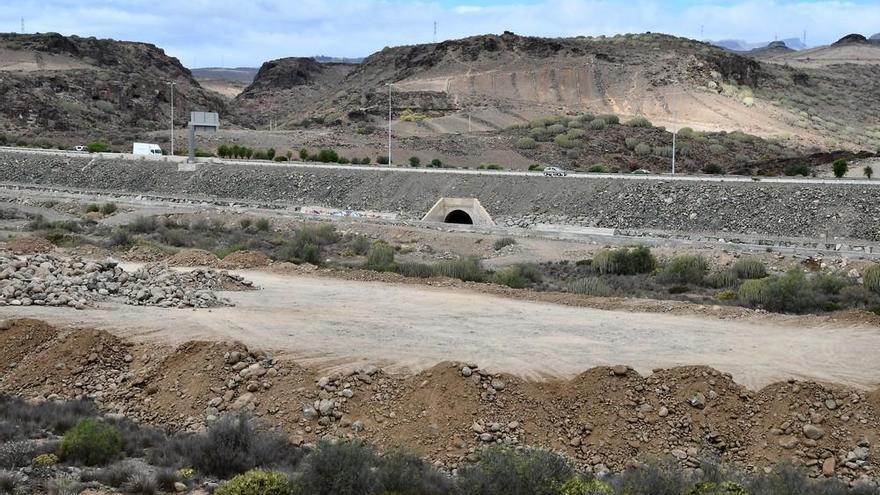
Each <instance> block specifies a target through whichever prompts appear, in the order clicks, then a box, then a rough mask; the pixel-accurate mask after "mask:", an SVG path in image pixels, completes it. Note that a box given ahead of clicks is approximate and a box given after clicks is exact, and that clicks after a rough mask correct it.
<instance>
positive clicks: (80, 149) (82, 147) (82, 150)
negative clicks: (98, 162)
mask: <svg viewBox="0 0 880 495" xmlns="http://www.w3.org/2000/svg"><path fill="white" fill-rule="evenodd" d="M85 150H86V147H85V146H74V147H73V151H76V152H77V153H82V152H84V151H85Z"/></svg>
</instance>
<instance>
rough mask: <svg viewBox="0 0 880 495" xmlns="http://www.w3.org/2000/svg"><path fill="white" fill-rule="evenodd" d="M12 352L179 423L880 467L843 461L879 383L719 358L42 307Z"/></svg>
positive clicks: (34, 378) (686, 461)
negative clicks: (540, 364) (143, 332)
mask: <svg viewBox="0 0 880 495" xmlns="http://www.w3.org/2000/svg"><path fill="white" fill-rule="evenodd" d="M0 352H2V354H0V356H2V358H3V360H4V363H6V364H7V366H6V372H5V373H4V374H3V375H2V376H0V391H2V392H5V393H12V394H18V395H23V396H25V397H33V398H37V397H40V398H45V397H53V398H55V397H58V398H73V397H82V396H91V397H94V398H96V400H97V402H98V405H99V406H100V407H101V408H103V409H105V410H109V411H113V412H121V413H124V414H126V415H127V416H129V417H131V418H132V419H135V420H137V421H142V422H147V423H151V424H158V425H162V426H163V427H170V428H174V427H178V428H191V429H195V428H199V427H201V426H202V425H203V424H204V423H205V421H206V418H207V417H208V416H213V415H218V414H222V413H223V412H227V411H236V410H246V411H252V412H253V413H254V414H256V415H257V416H260V417H261V418H262V419H263V420H264V421H268V422H270V423H272V424H278V425H281V426H283V427H284V429H285V431H287V432H290V433H291V434H292V435H294V437H295V438H296V439H298V440H300V441H303V442H306V441H308V442H312V441H315V440H317V439H318V438H321V437H323V436H325V435H332V436H336V435H339V436H358V437H363V438H366V439H368V440H369V441H371V442H373V443H374V444H376V445H378V446H379V447H381V448H383V449H386V448H392V447H396V446H404V447H406V448H407V449H409V450H412V451H415V452H417V453H419V454H422V455H424V456H427V457H429V458H430V459H432V460H434V461H435V462H437V463H438V464H439V465H442V466H444V467H446V468H456V467H458V466H460V465H461V464H462V463H463V462H464V461H465V459H466V458H467V456H468V454H469V453H470V452H472V449H474V448H477V447H479V446H480V445H485V444H487V443H491V442H500V443H506V444H508V445H530V446H540V447H545V448H553V449H556V450H558V451H561V452H565V453H566V454H568V455H569V456H570V457H571V458H573V459H575V460H576V461H577V462H578V464H580V465H581V466H583V467H587V468H589V469H600V470H601V469H606V468H610V469H613V470H615V471H619V470H621V469H623V468H624V467H625V466H626V465H627V463H628V462H631V461H632V460H634V459H636V458H644V457H648V456H672V458H674V459H675V460H677V462H680V463H681V464H682V465H689V466H696V465H698V459H699V458H702V457H713V458H715V457H717V458H720V459H721V460H723V461H727V462H734V463H737V464H739V465H740V466H741V467H743V468H746V469H759V468H761V467H764V466H772V465H773V464H774V463H776V462H778V461H780V460H791V461H793V462H795V463H796V464H800V465H803V466H805V467H806V469H807V470H808V471H810V472H811V474H812V475H814V476H820V475H821V473H822V467H823V464H826V462H825V459H832V461H831V463H830V464H831V470H832V471H833V472H834V474H837V475H839V476H842V477H844V478H848V479H853V478H856V477H858V476H860V475H863V474H865V475H868V476H873V475H875V474H876V467H874V463H861V464H864V465H865V467H864V468H863V467H860V466H859V464H858V463H856V462H851V463H850V462H847V463H844V462H837V463H835V462H834V460H836V459H837V458H843V459H847V456H848V455H849V454H848V453H853V451H856V450H857V449H856V447H857V446H859V445H876V444H877V441H878V440H880V439H878V429H877V424H878V423H877V421H878V414H880V411H878V410H877V406H876V403H875V402H876V396H875V395H873V396H872V395H869V393H867V392H865V391H860V390H854V389H850V388H846V387H842V386H838V385H822V384H817V383H815V382H801V381H793V380H792V381H789V382H781V383H774V384H771V385H769V386H767V387H765V388H763V389H760V390H748V389H746V388H744V387H743V386H741V385H739V384H737V383H736V382H734V381H733V380H732V379H731V377H730V376H729V375H727V374H724V373H721V372H718V371H717V370H714V369H712V368H708V367H679V368H672V369H665V370H659V369H658V370H655V371H654V372H653V373H651V374H646V375H640V374H638V373H636V372H634V371H632V370H631V369H628V368H627V367H626V366H615V367H613V368H612V367H599V368H591V369H588V370H586V371H583V372H582V373H580V374H578V375H577V376H575V377H573V378H572V379H571V380H567V381H561V380H549V381H540V382H532V381H527V380H523V379H520V378H517V377H515V376H509V375H505V374H501V373H498V372H497V370H494V369H485V368H484V367H482V366H478V364H479V363H467V364H465V363H451V362H446V363H441V364H438V365H436V366H433V367H431V368H429V369H426V370H424V371H422V372H420V373H417V374H414V375H408V376H394V375H389V374H388V373H386V372H385V371H383V370H380V369H377V368H375V367H372V366H360V367H358V369H356V370H353V371H351V372H346V373H331V374H326V375H322V374H319V373H316V372H315V370H313V369H309V368H308V367H304V366H303V365H302V364H301V363H299V362H296V361H291V360H289V359H285V358H283V357H282V358H279V357H278V356H275V355H273V354H272V352H271V350H270V349H266V348H265V347H254V346H248V347H246V346H244V345H242V344H240V343H235V342H214V343H210V342H202V341H188V342H183V343H181V344H180V345H177V346H164V345H158V346H157V345H145V344H140V343H133V342H131V341H130V340H127V339H120V338H118V337H115V336H113V335H111V334H109V333H107V332H103V331H96V330H92V329H88V328H82V327H65V328H55V327H52V326H49V325H46V324H45V323H43V322H39V321H34V320H17V321H13V322H9V323H6V324H4V325H3V326H2V330H0ZM321 399H324V400H325V401H326V403H329V404H330V405H331V406H330V409H331V412H330V413H329V414H327V415H325V416H324V417H323V418H322V419H321V421H317V420H316V418H310V417H305V415H304V413H303V411H304V410H308V409H309V408H310V407H311V404H314V403H317V402H318V401H320V400H321ZM316 415H317V413H316ZM862 451H863V452H864V457H867V456H868V455H869V453H868V451H867V449H862ZM860 452H861V451H860ZM861 455H862V454H861V453H859V454H856V455H855V456H853V457H852V459H857V458H858V457H859V456H861Z"/></svg>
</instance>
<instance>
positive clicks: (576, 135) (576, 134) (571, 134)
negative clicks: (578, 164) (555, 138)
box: [565, 127, 586, 139]
mask: <svg viewBox="0 0 880 495" xmlns="http://www.w3.org/2000/svg"><path fill="white" fill-rule="evenodd" d="M565 135H566V136H568V138H569V139H580V138H582V137H584V136H585V135H586V132H584V130H583V129H580V128H577V127H575V128H572V129H569V130H568V132H566V133H565Z"/></svg>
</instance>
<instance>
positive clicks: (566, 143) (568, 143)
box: [553, 134, 583, 148]
mask: <svg viewBox="0 0 880 495" xmlns="http://www.w3.org/2000/svg"><path fill="white" fill-rule="evenodd" d="M553 142H554V143H556V145H557V146H561V147H563V148H577V147H578V146H580V145H582V144H583V141H581V140H580V139H571V138H569V137H568V135H566V134H560V135H558V136H556V137H555V138H553Z"/></svg>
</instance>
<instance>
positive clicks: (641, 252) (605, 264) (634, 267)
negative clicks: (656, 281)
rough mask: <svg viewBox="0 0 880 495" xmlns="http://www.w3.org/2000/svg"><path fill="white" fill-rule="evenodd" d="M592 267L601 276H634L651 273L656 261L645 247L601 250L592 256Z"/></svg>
mask: <svg viewBox="0 0 880 495" xmlns="http://www.w3.org/2000/svg"><path fill="white" fill-rule="evenodd" d="M592 266H593V267H594V268H595V269H596V271H598V272H599V273H600V274H602V275H636V274H638V273H648V272H651V271H653V270H654V268H655V267H656V266H657V259H656V258H654V255H653V254H651V250H650V249H648V248H647V247H646V246H636V247H633V248H619V249H603V250H601V251H599V252H598V253H596V255H595V256H593V263H592Z"/></svg>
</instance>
